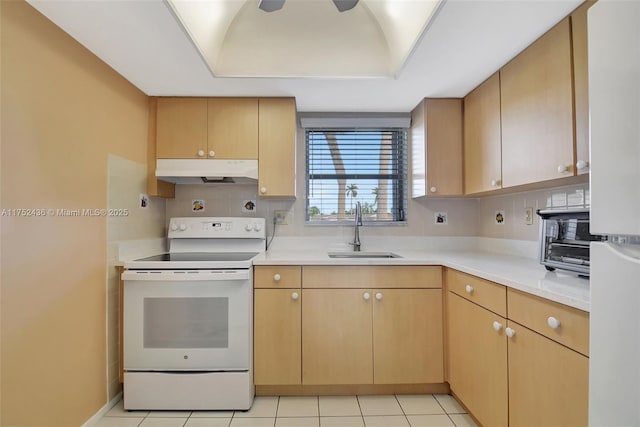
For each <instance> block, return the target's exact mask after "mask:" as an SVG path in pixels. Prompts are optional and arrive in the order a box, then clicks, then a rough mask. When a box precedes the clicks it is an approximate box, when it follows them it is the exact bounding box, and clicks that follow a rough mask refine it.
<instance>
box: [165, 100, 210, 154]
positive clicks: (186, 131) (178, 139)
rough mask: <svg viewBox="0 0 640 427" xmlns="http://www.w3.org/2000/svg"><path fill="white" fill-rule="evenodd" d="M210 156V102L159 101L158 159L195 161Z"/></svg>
mask: <svg viewBox="0 0 640 427" xmlns="http://www.w3.org/2000/svg"><path fill="white" fill-rule="evenodd" d="M200 154H201V155H200ZM206 155H207V99H206V98H158V101H157V135H156V156H157V158H158V159H193V158H205V157H206Z"/></svg>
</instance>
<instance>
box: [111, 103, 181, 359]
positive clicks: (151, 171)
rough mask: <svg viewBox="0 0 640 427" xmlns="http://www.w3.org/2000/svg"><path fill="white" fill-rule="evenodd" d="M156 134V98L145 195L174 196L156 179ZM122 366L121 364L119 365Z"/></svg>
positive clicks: (151, 113) (171, 187) (172, 186)
mask: <svg viewBox="0 0 640 427" xmlns="http://www.w3.org/2000/svg"><path fill="white" fill-rule="evenodd" d="M157 133H158V98H156V97H153V96H152V97H149V125H148V133H147V194H148V195H149V196H157V197H164V198H171V199H172V198H174V197H175V196H176V185H175V184H173V183H170V182H166V181H161V180H159V179H158V178H156V158H157V155H156V135H157ZM120 366H122V364H121V365H120Z"/></svg>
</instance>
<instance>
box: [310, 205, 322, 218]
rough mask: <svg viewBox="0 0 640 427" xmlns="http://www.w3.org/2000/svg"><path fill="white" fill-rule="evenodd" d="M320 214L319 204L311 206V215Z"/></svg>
mask: <svg viewBox="0 0 640 427" xmlns="http://www.w3.org/2000/svg"><path fill="white" fill-rule="evenodd" d="M317 215H320V208H318V207H317V206H311V207H310V208H309V216H317Z"/></svg>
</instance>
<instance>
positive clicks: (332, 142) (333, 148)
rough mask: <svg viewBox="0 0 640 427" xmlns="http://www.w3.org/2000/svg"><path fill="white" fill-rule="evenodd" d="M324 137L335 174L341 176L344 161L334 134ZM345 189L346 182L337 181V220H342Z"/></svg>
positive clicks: (343, 169) (325, 134)
mask: <svg viewBox="0 0 640 427" xmlns="http://www.w3.org/2000/svg"><path fill="white" fill-rule="evenodd" d="M323 133H324V137H325V139H326V140H327V145H328V146H329V152H330V153H331V160H332V162H333V167H334V169H335V171H336V173H337V174H343V173H344V172H345V168H344V161H343V160H342V153H341V152H340V144H339V143H338V138H337V136H336V133H335V132H323ZM346 188H347V181H346V180H344V179H339V180H338V214H337V215H338V219H340V218H344V214H345V207H344V205H345V190H346Z"/></svg>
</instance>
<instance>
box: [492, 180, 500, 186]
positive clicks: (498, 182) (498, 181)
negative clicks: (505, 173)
mask: <svg viewBox="0 0 640 427" xmlns="http://www.w3.org/2000/svg"><path fill="white" fill-rule="evenodd" d="M491 186H492V187H500V180H499V179H492V180H491Z"/></svg>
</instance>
